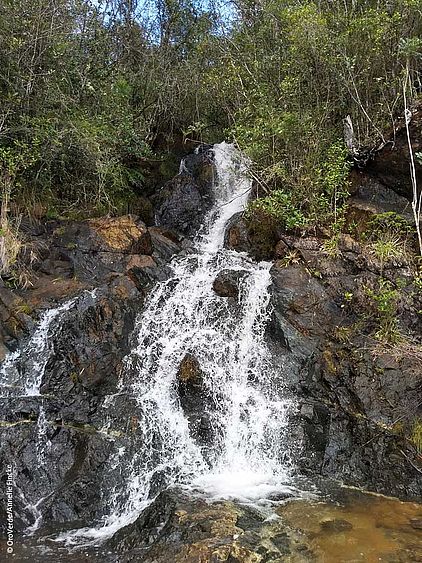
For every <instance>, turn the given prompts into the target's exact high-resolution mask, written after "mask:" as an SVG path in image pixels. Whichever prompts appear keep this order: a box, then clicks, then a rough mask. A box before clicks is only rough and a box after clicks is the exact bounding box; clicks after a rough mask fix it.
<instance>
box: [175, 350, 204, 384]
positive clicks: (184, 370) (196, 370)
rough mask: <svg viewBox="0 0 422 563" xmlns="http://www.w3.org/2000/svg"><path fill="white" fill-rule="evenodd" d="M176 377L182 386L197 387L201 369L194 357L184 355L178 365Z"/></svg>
mask: <svg viewBox="0 0 422 563" xmlns="http://www.w3.org/2000/svg"><path fill="white" fill-rule="evenodd" d="M177 377H178V378H179V381H180V382H181V383H182V384H184V385H197V384H198V383H199V382H200V381H201V368H200V366H199V362H198V360H197V359H196V358H195V356H192V354H186V356H185V357H184V358H183V360H182V361H181V363H180V367H179V371H178V373H177Z"/></svg>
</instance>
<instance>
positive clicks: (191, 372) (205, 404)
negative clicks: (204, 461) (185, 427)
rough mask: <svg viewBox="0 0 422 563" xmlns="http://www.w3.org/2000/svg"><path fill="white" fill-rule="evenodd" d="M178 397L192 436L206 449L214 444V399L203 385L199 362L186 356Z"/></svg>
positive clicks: (180, 370) (180, 367) (179, 377)
mask: <svg viewBox="0 0 422 563" xmlns="http://www.w3.org/2000/svg"><path fill="white" fill-rule="evenodd" d="M177 378H178V389H177V390H178V395H179V399H180V404H181V406H182V409H183V412H184V413H185V416H186V417H187V419H188V421H189V428H190V432H191V434H192V436H193V437H194V438H195V439H196V440H197V441H198V442H199V443H200V444H201V445H203V446H204V447H206V446H208V447H211V446H212V444H213V436H214V428H213V424H212V421H211V418H210V411H211V409H210V407H212V405H211V404H210V401H212V398H211V396H210V394H209V393H208V391H207V389H206V387H205V385H204V384H203V374H202V370H201V367H200V365H199V362H198V360H197V358H195V356H193V355H192V354H189V353H188V354H186V355H185V356H184V358H183V359H182V361H181V362H180V366H179V370H178V373H177Z"/></svg>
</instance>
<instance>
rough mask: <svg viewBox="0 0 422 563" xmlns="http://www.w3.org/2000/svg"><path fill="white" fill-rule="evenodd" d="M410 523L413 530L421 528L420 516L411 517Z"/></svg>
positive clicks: (421, 519)
mask: <svg viewBox="0 0 422 563" xmlns="http://www.w3.org/2000/svg"><path fill="white" fill-rule="evenodd" d="M410 525H411V526H412V528H413V529H415V530H422V518H411V519H410Z"/></svg>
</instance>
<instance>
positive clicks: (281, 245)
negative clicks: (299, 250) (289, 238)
mask: <svg viewBox="0 0 422 563" xmlns="http://www.w3.org/2000/svg"><path fill="white" fill-rule="evenodd" d="M289 252H290V248H289V246H288V245H287V244H286V243H285V242H284V240H279V241H278V243H277V244H276V245H275V249H274V257H275V258H276V260H281V259H282V258H285V257H286V256H287V255H288V254H289Z"/></svg>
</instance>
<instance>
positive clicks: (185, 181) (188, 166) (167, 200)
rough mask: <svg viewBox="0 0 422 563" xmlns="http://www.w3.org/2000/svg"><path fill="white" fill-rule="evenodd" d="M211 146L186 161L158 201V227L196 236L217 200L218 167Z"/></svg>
mask: <svg viewBox="0 0 422 563" xmlns="http://www.w3.org/2000/svg"><path fill="white" fill-rule="evenodd" d="M212 158H213V156H212V153H211V152H210V150H209V147H207V146H206V147H203V148H202V150H200V151H198V152H196V153H194V154H192V155H189V156H188V157H186V158H185V159H183V160H182V163H181V167H180V173H179V175H177V176H175V177H174V178H173V179H172V180H170V181H169V182H167V183H166V184H165V185H164V186H163V188H162V189H161V190H160V191H159V192H158V194H157V195H156V196H155V198H154V203H155V206H156V212H155V218H156V222H157V224H158V225H162V226H165V227H167V228H170V229H174V230H176V231H178V232H180V233H182V234H184V235H193V234H194V233H196V231H198V229H199V227H200V226H201V224H202V221H203V218H204V215H205V213H206V211H207V210H208V209H209V208H210V206H211V204H212V201H213V193H212V186H213V183H214V175H215V173H214V165H213V161H212Z"/></svg>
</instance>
